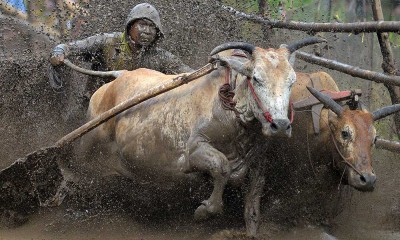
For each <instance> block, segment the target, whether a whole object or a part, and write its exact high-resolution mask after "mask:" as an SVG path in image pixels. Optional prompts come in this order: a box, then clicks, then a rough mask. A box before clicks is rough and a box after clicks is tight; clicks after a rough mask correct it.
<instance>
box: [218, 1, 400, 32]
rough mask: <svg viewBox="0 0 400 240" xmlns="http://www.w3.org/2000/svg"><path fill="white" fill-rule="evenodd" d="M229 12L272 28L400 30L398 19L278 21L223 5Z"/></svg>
mask: <svg viewBox="0 0 400 240" xmlns="http://www.w3.org/2000/svg"><path fill="white" fill-rule="evenodd" d="M221 8H222V9H223V10H225V11H227V12H230V13H233V14H234V15H235V16H237V17H239V18H243V19H246V20H248V21H251V22H255V23H259V24H264V25H267V26H269V27H270V28H285V29H290V30H299V31H306V32H351V33H354V34H357V33H361V32H400V22H398V21H378V22H359V23H307V22H296V21H288V22H283V21H277V20H269V19H266V18H263V17H260V16H257V15H254V14H247V13H244V12H240V11H238V10H236V9H234V8H233V7H229V6H225V5H221Z"/></svg>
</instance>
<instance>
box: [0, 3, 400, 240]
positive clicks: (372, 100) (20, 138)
mask: <svg viewBox="0 0 400 240" xmlns="http://www.w3.org/2000/svg"><path fill="white" fill-rule="evenodd" d="M151 2H152V3H153V4H154V5H156V6H157V8H158V9H159V10H160V12H161V15H162V18H163V21H165V24H164V26H165V28H164V31H165V33H166V39H165V41H164V43H163V45H162V46H163V47H166V49H168V50H170V51H172V52H174V53H176V54H177V55H179V56H180V57H181V58H182V59H183V60H184V61H185V62H186V63H188V64H189V65H191V66H193V67H200V66H203V65H204V64H205V63H206V61H207V57H208V53H209V51H210V50H211V49H212V48H213V47H215V46H217V45H218V44H220V43H221V42H225V41H236V40H243V39H244V40H246V41H249V42H253V43H255V44H258V45H262V46H270V45H272V46H274V47H276V46H279V44H280V43H288V42H290V41H289V40H288V39H298V38H301V36H299V35H300V34H297V32H296V34H292V33H289V34H287V33H285V34H281V33H280V32H277V33H271V35H268V34H267V33H265V32H260V31H259V29H260V27H259V26H256V27H255V26H254V25H251V24H248V23H247V22H243V21H241V20H238V19H237V18H234V17H233V16H231V15H229V14H226V13H223V14H221V13H220V12H219V11H218V9H217V8H216V7H215V6H214V5H213V2H212V1H184V0H180V1H175V0H174V1H172V0H171V1H151ZM117 3H118V4H117ZM136 3H139V1H116V4H112V5H111V4H109V1H108V0H107V1H106V0H96V1H93V3H92V5H91V6H90V9H91V13H92V15H91V16H92V17H91V18H90V20H91V21H90V22H89V23H88V24H87V25H83V26H82V28H81V29H80V32H77V35H76V36H72V37H71V36H68V37H67V38H66V39H59V40H49V38H48V37H46V36H45V35H43V34H37V33H36V32H34V31H30V30H29V29H27V28H26V27H25V26H24V25H23V26H21V25H18V24H17V23H16V21H14V20H10V19H4V18H0V20H1V22H0V31H1V32H0V33H1V34H0V40H1V43H4V44H2V45H0V47H1V48H0V50H1V51H0V94H1V96H0V113H1V114H0V122H1V123H0V136H1V137H0V169H1V168H3V167H6V166H8V165H9V164H11V163H12V162H14V161H15V160H16V159H17V158H19V157H22V156H24V155H25V154H27V153H29V152H32V151H35V150H36V149H39V148H41V147H44V146H49V145H51V144H53V143H54V142H56V141H57V140H58V139H59V138H60V137H62V136H64V135H65V134H67V133H68V132H70V131H71V130H73V129H75V128H77V127H79V126H80V125H81V124H82V123H83V122H84V120H83V119H84V112H85V110H86V109H85V107H86V105H87V99H85V98H84V93H85V92H84V88H85V84H86V81H88V78H87V77H86V76H83V75H81V74H77V73H74V72H71V71H69V70H68V69H67V70H65V71H64V72H63V74H64V75H62V77H63V79H64V80H65V82H64V84H65V86H64V88H62V89H61V90H59V91H58V90H57V91H55V90H54V89H52V88H51V86H50V85H49V82H48V72H47V71H48V65H49V63H48V56H49V53H50V51H51V49H52V48H53V47H54V46H55V44H56V43H59V42H60V41H69V40H75V39H80V38H83V37H87V36H90V35H92V34H95V33H99V32H112V31H119V27H120V25H122V24H123V23H124V21H125V16H126V11H127V9H129V8H131V7H132V6H133V5H135V4H136ZM122 13H123V14H122ZM198 19H202V24H198V22H199V20H198ZM182 29H183V30H182ZM211 36H212V37H211ZM269 37H271V39H273V41H271V43H273V44H270V43H268V44H267V43H265V41H267V40H268V39H269ZM353 38H354V39H353ZM328 39H329V41H331V44H332V45H333V44H335V47H334V48H333V49H334V50H330V51H327V53H326V57H327V58H331V59H342V61H343V62H346V63H349V64H354V65H357V66H359V67H364V68H365V69H369V68H370V67H372V68H373V67H375V69H378V70H379V71H381V68H380V60H377V59H380V57H381V56H380V55H379V51H377V50H376V48H377V47H376V46H375V45H374V47H372V46H371V45H369V44H372V43H374V42H373V39H374V36H371V35H367V34H366V35H365V39H364V35H363V36H360V35H357V36H354V35H352V36H348V35H346V36H345V37H343V38H340V40H337V39H339V38H338V37H336V35H335V36H333V37H331V38H330V37H328ZM342 39H345V40H342ZM371 39H372V40H371ZM3 40H4V41H3ZM360 43H362V44H360ZM374 44H376V43H374ZM194 45H195V46H194ZM364 45H365V46H364ZM374 49H375V53H372V51H373V50H374ZM3 50H4V51H3ZM370 51H371V52H370ZM355 52H357V53H359V54H360V56H359V58H355V57H354V53H355ZM376 52H378V54H377V53H376ZM374 54H375V55H374ZM376 54H377V55H376ZM373 56H375V57H374V58H372V57H373ZM75 63H78V64H79V65H80V66H83V67H87V68H89V67H90V64H87V63H82V62H80V60H76V62H75ZM297 67H298V69H299V70H301V71H306V72H311V71H315V70H321V67H316V66H311V65H304V63H302V62H299V65H297ZM322 70H324V71H329V70H327V69H322ZM329 73H330V74H332V76H334V78H335V79H336V80H337V81H338V83H339V85H340V88H341V89H348V88H362V89H363V92H365V93H366V94H364V95H363V100H364V102H365V103H369V107H370V108H371V109H376V108H378V106H381V105H384V104H386V103H387V102H389V100H388V96H387V92H386V90H385V89H384V88H383V87H382V86H381V85H378V84H375V83H374V84H370V83H366V82H365V81H364V80H360V79H351V81H349V80H348V76H347V75H344V74H342V75H341V74H338V73H336V72H334V71H331V72H329ZM89 81H90V79H89ZM370 89H373V90H374V91H372V92H368V91H369V90H370ZM381 96H384V97H385V99H384V100H382V99H381ZM383 102H384V103H383ZM379 124H380V130H382V131H381V132H380V134H381V135H383V136H388V137H389V138H392V137H393V133H392V132H393V131H392V129H390V126H391V125H390V124H387V122H384V123H382V124H381V123H379ZM374 157H375V161H374V168H375V172H376V174H377V176H378V180H377V184H376V188H375V191H374V192H372V193H362V192H358V191H356V190H353V189H350V191H349V192H347V193H348V195H346V197H345V198H343V202H342V207H341V208H340V210H338V212H337V213H336V214H335V215H337V216H335V217H334V218H333V219H331V220H330V222H329V223H325V222H324V223H321V222H319V223H318V224H315V223H316V222H318V221H317V220H319V219H320V218H321V213H320V212H319V211H316V212H317V214H316V215H315V216H313V215H312V214H311V213H314V212H312V211H311V210H307V209H306V210H304V209H303V208H307V204H305V203H306V202H307V201H306V200H307V198H303V196H305V197H309V198H310V199H312V200H313V203H315V202H318V201H319V200H320V201H321V202H322V201H324V200H326V199H328V197H326V198H325V196H322V197H321V195H318V196H319V197H320V199H313V196H314V189H313V188H312V187H311V185H310V186H308V188H307V186H305V185H302V187H304V188H303V190H304V191H303V190H302V191H303V192H301V193H296V194H297V195H296V194H295V192H290V191H292V190H293V189H290V188H288V190H290V191H288V192H285V191H284V190H285V184H288V183H287V182H285V181H284V180H286V176H285V175H282V176H279V177H278V178H277V179H279V181H281V180H282V182H278V183H275V182H273V183H271V185H273V186H274V187H275V188H276V189H278V190H276V189H275V190H269V191H268V192H267V193H266V194H265V195H264V198H266V200H265V203H264V205H263V212H264V216H263V219H264V221H263V223H262V224H261V227H260V239H277V240H284V239H289V240H292V239H293V240H295V239H296V240H297V239H300V240H303V239H304V240H314V239H315V240H317V239H323V240H331V239H343V240H347V239H349V240H361V239H362V240H380V239H388V240H392V239H393V240H395V239H400V188H399V187H398V186H400V178H399V177H398V176H399V172H400V156H399V154H395V153H389V152H386V151H382V150H376V151H374ZM303 170H304V169H303ZM275 174H276V175H279V173H278V172H276V173H275ZM309 174H310V173H309V172H307V171H305V172H304V178H309ZM298 177H302V176H298ZM271 178H272V177H271ZM272 179H275V178H272ZM277 181H278V180H277ZM334 184H336V185H338V184H337V183H336V182H335V183H334ZM336 185H335V188H336ZM342 187H343V186H342ZM282 189H283V190H282ZM120 190H121V191H122V192H123V191H125V190H126V189H124V188H121V189H120ZM280 190H281V191H280ZM153 194H157V192H155V193H153ZM274 194H276V195H274ZM302 194H303V195H302ZM339 195H340V193H339V191H338V192H337V196H339ZM291 197H293V198H291ZM277 200H279V201H277ZM303 201H304V202H303ZM276 202H280V203H281V205H279V206H278V207H277V205H274V203H276ZM174 203H175V202H174ZM177 204H178V206H179V203H178V202H177ZM197 204H198V203H197ZM197 204H195V205H194V206H190V207H187V206H185V207H183V208H182V210H181V211H180V212H179V211H178V212H175V213H174V214H171V215H168V214H169V213H168V212H167V213H163V214H161V215H160V216H159V217H158V218H156V219H154V218H149V219H146V217H144V216H142V215H141V214H140V213H135V211H132V210H134V208H133V207H128V208H127V209H129V211H125V207H126V206H123V205H120V204H119V202H111V203H110V204H106V205H103V206H101V207H96V206H89V207H87V203H84V204H83V205H85V206H84V207H82V206H77V205H76V204H75V205H73V206H71V205H68V204H64V205H61V206H59V207H54V208H39V209H38V210H37V211H36V212H35V213H33V214H31V215H30V216H29V217H28V218H27V219H23V220H27V221H26V222H25V223H24V224H22V225H20V226H18V227H15V226H9V225H10V224H9V222H7V221H8V220H7V218H4V219H0V223H1V224H0V240H75V239H77V240H80V239H82V240H86V239H93V240H100V239H115V240H125V239H134V240H136V239H137V240H139V239H144V240H146V239H149V240H158V239H167V240H169V239H171V240H172V239H177V240H180V239H182V240H186V239H194V240H203V239H204V240H206V239H211V240H220V239H245V238H244V237H243V236H244V234H243V233H244V229H245V226H244V220H243V216H242V215H241V213H242V212H243V211H242V209H243V206H242V205H241V204H238V203H235V204H233V205H232V206H230V207H231V208H234V209H236V210H235V211H236V213H235V214H229V213H231V212H229V213H228V214H227V215H222V216H218V217H217V218H216V219H211V220H207V221H206V222H202V223H198V222H195V221H194V219H193V213H194V210H195V209H196V207H197V206H198V205H197ZM157 207H160V206H157V205H154V207H153V209H152V211H151V212H152V213H154V212H155V213H156V214H155V215H157ZM163 207H164V206H161V207H160V208H163ZM312 210H315V209H312ZM317 210H319V209H317ZM141 212H143V210H141ZM132 213H133V214H132ZM237 213H239V214H237ZM302 213H310V215H307V216H303V217H304V218H305V219H307V221H304V222H302V221H301V220H297V218H298V219H301V217H302V216H300V215H301V214H302ZM144 215H146V214H144ZM167 215H168V216H167ZM328 215H329V214H328ZM292 216H295V217H296V219H293V218H292ZM313 218H314V220H315V219H317V220H315V221H309V220H310V219H311V220H313ZM309 222H310V223H309Z"/></svg>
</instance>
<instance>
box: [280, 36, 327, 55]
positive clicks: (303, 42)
mask: <svg viewBox="0 0 400 240" xmlns="http://www.w3.org/2000/svg"><path fill="white" fill-rule="evenodd" d="M322 42H327V41H326V39H324V38H319V37H310V38H305V39H303V40H300V41H298V42H295V43H292V44H290V45H287V46H286V48H287V49H288V50H289V52H290V53H294V52H295V51H296V50H298V49H300V48H302V47H305V46H308V45H311V44H315V43H322Z"/></svg>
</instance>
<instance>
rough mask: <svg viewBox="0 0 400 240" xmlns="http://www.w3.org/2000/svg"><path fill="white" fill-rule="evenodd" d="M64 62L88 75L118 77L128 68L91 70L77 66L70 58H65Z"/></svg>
mask: <svg viewBox="0 0 400 240" xmlns="http://www.w3.org/2000/svg"><path fill="white" fill-rule="evenodd" d="M64 64H65V65H66V66H68V67H70V68H72V69H73V70H75V71H77V72H80V73H83V74H86V75H91V76H97V77H113V78H117V77H119V76H121V74H122V73H123V72H125V71H126V70H120V71H94V70H89V69H85V68H81V67H78V66H76V65H75V64H73V63H72V62H71V61H69V60H68V59H64Z"/></svg>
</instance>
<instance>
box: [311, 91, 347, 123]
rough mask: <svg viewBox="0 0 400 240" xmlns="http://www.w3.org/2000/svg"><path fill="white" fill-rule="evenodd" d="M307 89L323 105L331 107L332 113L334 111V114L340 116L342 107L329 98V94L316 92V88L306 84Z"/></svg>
mask: <svg viewBox="0 0 400 240" xmlns="http://www.w3.org/2000/svg"><path fill="white" fill-rule="evenodd" d="M307 89H308V91H310V93H311V94H312V95H313V96H314V97H315V98H317V99H318V100H319V101H320V102H321V103H323V104H324V105H325V107H327V108H329V109H331V110H332V111H333V112H334V113H336V115H338V116H341V115H342V112H343V108H342V106H340V105H339V104H338V103H337V102H335V101H334V100H333V99H332V98H330V97H329V96H327V95H325V94H323V93H321V92H318V91H317V90H315V89H314V88H312V87H308V86H307Z"/></svg>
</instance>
